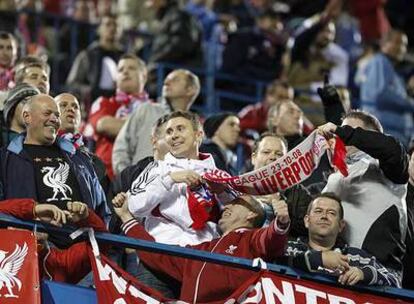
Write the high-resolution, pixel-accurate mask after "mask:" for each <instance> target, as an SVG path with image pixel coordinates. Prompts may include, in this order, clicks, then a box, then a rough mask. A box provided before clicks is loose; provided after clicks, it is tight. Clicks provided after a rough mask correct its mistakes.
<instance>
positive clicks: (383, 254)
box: [318, 111, 408, 280]
mask: <svg viewBox="0 0 414 304" xmlns="http://www.w3.org/2000/svg"><path fill="white" fill-rule="evenodd" d="M318 130H319V132H320V133H321V134H322V135H324V136H326V137H327V138H331V137H332V136H337V137H339V138H340V139H342V141H343V142H344V143H345V145H346V146H347V159H346V163H347V165H348V172H349V175H348V176H346V177H345V176H343V175H341V174H340V173H339V172H335V173H332V174H331V175H330V176H329V179H328V182H327V185H326V187H325V189H324V190H323V192H334V193H335V194H336V195H338V196H339V198H340V199H341V200H342V202H343V207H344V210H345V213H346V214H347V218H348V222H347V224H348V227H349V228H348V229H347V230H346V234H345V239H346V241H347V242H348V243H349V244H350V245H351V246H354V247H357V248H362V249H363V250H365V251H367V252H368V253H370V254H372V255H374V256H375V257H376V258H377V259H378V261H380V262H381V263H382V264H383V265H384V266H385V267H387V268H388V269H389V270H390V271H391V270H392V271H394V272H395V273H397V274H398V275H399V276H400V280H401V275H402V258H403V257H404V254H405V245H404V242H405V237H406V232H407V205H406V200H405V196H406V193H407V182H408V155H407V152H406V151H405V148H404V146H403V145H402V144H401V143H400V142H399V141H398V140H397V139H395V138H394V137H391V136H388V135H385V134H383V130H382V126H381V124H380V123H379V121H378V119H377V118H376V117H374V116H373V115H371V114H368V113H365V112H362V111H351V112H350V113H348V114H347V115H346V116H345V118H344V120H343V123H342V125H341V126H336V125H335V124H332V123H327V124H325V125H323V126H320V127H319V128H318Z"/></svg>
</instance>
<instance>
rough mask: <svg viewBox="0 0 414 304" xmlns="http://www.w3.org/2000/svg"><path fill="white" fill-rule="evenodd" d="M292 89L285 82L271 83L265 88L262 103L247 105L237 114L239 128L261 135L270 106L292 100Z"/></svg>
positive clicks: (265, 127)
mask: <svg viewBox="0 0 414 304" xmlns="http://www.w3.org/2000/svg"><path fill="white" fill-rule="evenodd" d="M293 97H294V92H293V88H292V87H291V86H290V85H288V84H287V83H286V82H282V81H279V80H276V81H273V82H272V83H270V84H269V85H268V86H267V88H266V95H265V98H264V100H263V101H262V102H259V103H256V104H254V105H248V106H246V107H245V108H243V109H242V110H241V111H240V113H239V115H238V116H239V119H240V128H241V130H242V131H243V132H244V131H246V130H249V129H250V130H254V131H256V132H258V133H263V132H264V131H266V130H267V115H268V112H269V109H270V107H271V106H273V105H275V104H277V103H279V102H282V101H285V100H293Z"/></svg>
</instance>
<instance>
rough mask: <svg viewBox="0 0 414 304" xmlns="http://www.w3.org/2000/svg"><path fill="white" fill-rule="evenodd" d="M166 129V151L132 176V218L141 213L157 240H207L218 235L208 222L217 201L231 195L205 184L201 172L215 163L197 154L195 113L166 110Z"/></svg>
mask: <svg viewBox="0 0 414 304" xmlns="http://www.w3.org/2000/svg"><path fill="white" fill-rule="evenodd" d="M165 134H166V135H165V140H166V142H167V143H168V145H169V146H170V153H168V154H167V155H166V156H165V158H164V160H163V161H158V162H154V163H153V164H151V165H150V166H148V167H147V168H146V169H145V170H144V171H143V172H142V173H141V175H140V176H139V177H138V178H137V179H136V180H135V181H134V183H133V184H132V187H131V189H130V192H129V198H128V209H129V211H130V212H131V213H132V214H133V215H134V217H136V218H145V222H144V226H145V229H146V230H147V231H148V232H149V233H150V234H151V235H152V236H153V237H154V238H155V240H156V241H157V242H162V243H166V244H174V245H180V246H185V245H195V244H198V243H201V242H204V241H209V240H211V239H213V238H214V237H216V236H218V233H217V229H216V224H215V223H214V222H213V220H214V219H215V217H216V216H218V215H219V205H218V201H220V202H226V201H229V200H231V199H233V198H234V197H235V195H234V194H233V193H231V192H228V190H224V187H220V186H218V185H214V184H210V185H208V184H205V183H204V181H203V179H202V177H201V175H202V174H203V173H204V172H206V171H210V170H214V169H216V166H215V164H214V160H213V158H212V156H211V155H210V154H200V153H199V150H198V149H199V146H200V143H201V140H202V137H203V131H202V128H201V124H200V122H199V119H198V116H197V115H195V114H192V113H190V112H182V111H176V112H173V113H171V114H170V115H168V117H167V118H166V126H165ZM213 193H215V194H217V195H214V194H213Z"/></svg>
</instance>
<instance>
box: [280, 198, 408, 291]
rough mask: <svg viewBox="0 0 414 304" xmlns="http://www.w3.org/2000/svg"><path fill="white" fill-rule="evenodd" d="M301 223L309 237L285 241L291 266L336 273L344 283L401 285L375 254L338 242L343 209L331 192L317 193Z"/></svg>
mask: <svg viewBox="0 0 414 304" xmlns="http://www.w3.org/2000/svg"><path fill="white" fill-rule="evenodd" d="M304 223H305V226H306V228H308V239H307V240H306V241H302V240H300V239H298V240H296V241H290V242H288V247H287V249H286V253H285V256H287V259H288V264H289V265H290V266H293V267H297V268H299V269H302V270H305V271H310V272H320V273H323V274H328V275H332V276H337V277H338V283H340V284H343V285H355V284H358V283H362V284H365V285H383V286H394V287H401V282H400V278H399V277H398V275H396V274H395V273H393V272H392V271H389V270H388V269H387V268H385V267H384V266H383V265H381V263H379V262H378V261H377V260H376V257H374V256H372V255H371V254H368V253H367V252H365V251H364V250H361V249H359V248H356V247H349V246H347V245H345V244H340V243H339V242H338V235H339V234H340V233H341V232H342V231H343V230H344V229H345V220H344V209H343V207H342V204H341V200H340V199H339V198H338V197H337V196H336V195H334V194H333V193H328V192H327V193H323V194H320V195H319V196H317V197H316V198H315V199H314V200H313V201H312V202H311V203H310V204H309V207H308V208H307V212H306V215H305V217H304Z"/></svg>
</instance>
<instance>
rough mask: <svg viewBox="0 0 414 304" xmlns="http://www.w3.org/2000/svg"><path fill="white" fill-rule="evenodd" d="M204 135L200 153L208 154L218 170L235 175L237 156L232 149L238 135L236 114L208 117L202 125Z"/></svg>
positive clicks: (238, 121) (238, 123) (238, 125)
mask: <svg viewBox="0 0 414 304" xmlns="http://www.w3.org/2000/svg"><path fill="white" fill-rule="evenodd" d="M203 128H204V134H205V135H206V137H207V139H206V140H203V143H202V144H201V146H200V152H203V153H210V154H211V155H212V156H213V158H214V163H215V164H216V167H217V168H218V169H221V170H224V171H226V172H227V173H229V174H230V175H237V173H238V172H237V156H236V154H235V153H234V151H233V150H234V148H235V147H236V145H237V142H238V140H239V135H240V120H239V118H238V117H237V116H236V114H232V113H226V112H224V113H219V114H215V115H211V116H209V117H208V118H207V119H206V121H205V122H204V124H203Z"/></svg>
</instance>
